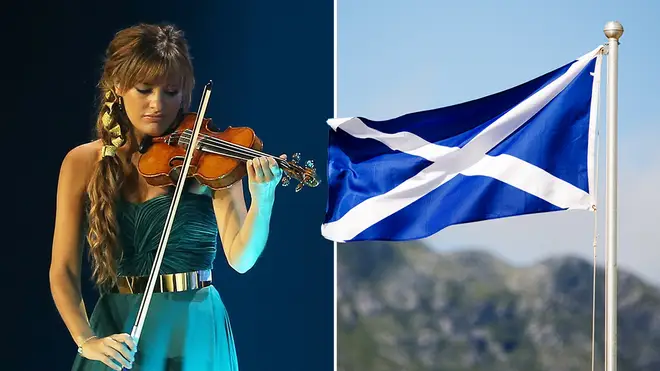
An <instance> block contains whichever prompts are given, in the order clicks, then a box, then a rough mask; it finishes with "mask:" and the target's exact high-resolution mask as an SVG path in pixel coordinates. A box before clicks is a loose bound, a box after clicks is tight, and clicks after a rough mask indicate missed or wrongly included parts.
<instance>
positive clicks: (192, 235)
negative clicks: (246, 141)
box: [72, 191, 238, 371]
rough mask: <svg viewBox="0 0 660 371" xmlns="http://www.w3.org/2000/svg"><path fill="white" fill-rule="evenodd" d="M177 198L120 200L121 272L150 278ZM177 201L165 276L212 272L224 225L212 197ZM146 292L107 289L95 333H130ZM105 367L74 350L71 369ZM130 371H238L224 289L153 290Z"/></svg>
mask: <svg viewBox="0 0 660 371" xmlns="http://www.w3.org/2000/svg"><path fill="white" fill-rule="evenodd" d="M171 202H172V196H171V195H170V194H165V195H161V196H158V197H156V198H153V199H150V200H148V201H146V202H143V203H139V204H137V203H129V202H120V203H119V204H118V210H117V211H118V212H117V219H118V222H119V227H120V234H121V242H122V245H123V246H122V247H123V251H124V253H123V257H122V258H121V261H120V262H119V265H118V270H119V275H122V276H148V275H149V273H150V271H151V266H152V263H153V259H154V256H155V253H156V250H157V249H158V244H159V241H160V237H161V234H162V231H163V227H164V223H165V218H166V216H167V213H168V210H169V207H170V203H171ZM178 206H179V209H178V211H177V214H176V216H175V218H174V224H173V226H172V230H171V233H170V237H169V242H168V246H167V249H166V250H165V256H164V258H163V262H162V265H161V270H160V274H167V273H177V272H190V271H195V270H203V269H211V268H212V267H213V261H214V259H215V256H216V241H217V239H216V237H217V233H218V229H217V224H216V219H215V215H214V212H213V206H212V203H211V200H210V198H209V197H208V196H204V195H197V194H193V193H189V192H186V191H184V192H183V194H182V197H181V200H180V201H179V205H178ZM142 296H143V295H142V294H119V293H104V294H102V295H101V297H100V298H99V300H98V302H97V303H96V306H95V308H94V311H93V313H92V315H91V317H90V323H91V326H92V329H93V330H94V332H95V333H96V335H98V336H99V337H104V336H108V335H112V334H118V333H128V334H130V333H131V329H132V327H133V325H134V323H135V318H136V315H137V311H138V308H139V306H140V302H141V299H142ZM100 370H110V368H109V367H107V366H106V365H105V364H103V363H102V362H98V361H92V360H88V359H85V358H83V357H81V356H80V355H76V358H75V360H74V363H73V367H72V371H100ZM132 370H136V371H146V370H148V371H166V370H167V371H174V370H176V371H193V370H194V371H235V370H238V363H237V357H236V350H235V347H234V339H233V335H232V331H231V326H230V323H229V317H228V315H227V310H226V308H225V306H224V304H223V302H222V299H221V298H220V295H219V293H218V291H216V289H215V288H214V287H213V286H212V285H211V286H207V287H204V288H201V289H197V290H191V291H182V292H173V293H167V292H166V293H154V294H153V296H152V300H151V303H150V306H149V309H148V312H147V316H146V320H145V322H144V327H143V330H142V334H141V336H140V341H139V344H138V351H137V353H136V354H135V361H134V363H133V367H132Z"/></svg>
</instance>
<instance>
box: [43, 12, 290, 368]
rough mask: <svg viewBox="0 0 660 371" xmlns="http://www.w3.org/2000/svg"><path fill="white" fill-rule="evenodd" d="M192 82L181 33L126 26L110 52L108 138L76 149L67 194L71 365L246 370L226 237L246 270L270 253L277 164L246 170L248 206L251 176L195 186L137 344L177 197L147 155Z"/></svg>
mask: <svg viewBox="0 0 660 371" xmlns="http://www.w3.org/2000/svg"><path fill="white" fill-rule="evenodd" d="M193 85H194V78H193V67H192V64H191V58H190V56H189V53H188V47H187V42H186V40H185V39H184V36H183V34H182V32H181V31H180V30H178V29H176V28H175V27H173V26H156V25H145V24H141V25H137V26H134V27H130V28H127V29H124V30H121V31H119V32H118V33H117V34H116V35H115V37H114V39H113V40H112V41H111V43H110V45H109V47H108V49H107V52H106V60H105V64H104V67H103V74H102V77H101V80H100V83H99V88H100V99H101V102H100V103H101V104H100V108H99V113H98V119H97V123H96V128H97V135H98V139H97V140H95V141H93V142H90V143H86V144H82V145H80V146H78V147H75V148H73V149H72V150H71V151H70V152H68V153H67V155H66V156H65V158H64V160H63V162H62V165H61V170H60V175H59V183H58V191H57V211H56V221H55V231H54V238H53V247H52V263H51V267H50V283H51V291H52V295H53V298H54V301H55V304H56V306H57V309H58V311H59V313H60V315H61V317H62V319H63V321H64V323H65V324H66V326H67V328H68V330H69V332H70V334H71V336H72V338H73V340H74V341H75V343H76V344H77V345H78V353H79V354H78V355H77V356H76V358H75V360H74V364H73V368H72V370H107V369H108V367H109V368H110V369H115V370H121V368H122V367H125V368H128V369H133V370H183V369H185V370H199V371H205V370H218V371H221V370H222V371H225V370H237V369H238V365H237V359H236V352H235V348H234V340H233V335H232V332H231V326H230V322H229V319H228V315H227V312H226V309H225V306H224V304H223V302H222V300H221V298H220V296H219V294H218V292H217V291H216V289H215V288H214V287H213V286H212V285H211V268H212V267H213V262H214V259H215V257H216V236H217V235H218V234H219V236H220V240H221V245H222V250H223V252H224V256H225V258H226V259H227V261H228V263H229V265H230V266H231V267H233V268H234V269H235V270H236V271H238V272H239V273H244V272H246V271H248V270H249V269H250V268H251V267H252V266H253V265H254V264H255V262H256V260H257V259H258V258H259V256H260V254H261V252H262V250H263V249H264V246H265V244H266V240H267V238H268V233H269V223H270V217H271V210H272V208H273V202H274V198H275V189H276V187H277V184H278V182H279V181H280V179H281V177H282V171H281V168H280V167H279V166H278V164H277V162H276V161H275V160H274V159H273V158H270V157H256V158H254V159H253V160H250V161H247V163H246V165H247V178H248V182H249V190H250V196H251V201H252V202H251V204H250V208H249V210H247V206H246V204H245V201H244V195H243V184H242V181H238V182H236V183H234V184H233V185H232V186H230V187H227V188H225V189H220V190H211V189H209V188H208V187H205V186H203V185H201V184H200V183H196V182H194V181H192V180H189V181H188V182H187V185H186V188H185V189H184V190H183V193H182V195H181V198H180V201H179V203H178V209H177V213H176V217H175V218H174V224H173V226H172V229H171V232H170V237H169V243H168V245H167V249H166V250H165V256H164V259H163V262H162V265H161V269H160V272H159V274H160V275H159V276H158V280H157V281H156V288H155V291H154V294H153V298H152V300H151V304H150V306H149V309H148V315H147V318H146V321H145V323H144V327H143V330H142V333H141V336H140V341H139V346H138V348H137V349H136V342H135V341H134V340H135V339H132V338H131V336H130V335H129V333H130V329H131V327H132V326H133V324H134V321H135V317H136V313H135V312H136V309H137V308H138V307H139V305H140V298H141V296H142V295H140V294H143V293H144V286H145V284H146V278H147V277H148V276H149V273H150V270H151V267H152V264H153V260H154V254H155V251H156V249H157V247H158V244H159V240H160V237H161V234H162V232H163V226H164V223H165V218H166V215H167V213H168V210H169V207H170V204H171V201H172V193H173V192H172V187H156V186H151V185H149V184H148V183H147V182H146V181H145V179H144V177H142V176H141V175H140V173H139V172H138V167H137V161H138V159H139V156H140V152H139V151H138V149H139V146H140V143H142V139H143V138H145V137H146V136H149V137H158V136H161V135H163V134H164V133H166V132H168V130H171V129H172V128H174V127H176V125H177V124H178V123H179V122H180V121H181V117H182V116H183V114H184V111H185V110H187V109H188V107H189V105H190V103H191V94H192V89H193ZM82 233H84V234H85V235H86V241H87V244H88V247H89V256H90V258H91V259H90V260H91V263H92V272H93V279H94V282H95V284H96V285H97V287H98V288H99V290H100V291H101V296H100V298H99V300H98V302H97V303H96V306H95V308H94V310H93V313H92V315H91V317H90V318H89V319H88V317H87V312H86V308H85V305H84V303H83V299H82V295H81V284H80V279H81V257H82V252H83V247H82V246H81V244H80V239H79V236H81V234H82ZM181 282H183V283H185V284H181Z"/></svg>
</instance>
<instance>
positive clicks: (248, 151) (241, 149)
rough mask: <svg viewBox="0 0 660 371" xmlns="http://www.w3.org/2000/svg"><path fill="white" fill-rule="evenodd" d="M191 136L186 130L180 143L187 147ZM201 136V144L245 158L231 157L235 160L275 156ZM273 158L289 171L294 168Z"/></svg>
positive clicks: (277, 158)
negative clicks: (232, 152)
mask: <svg viewBox="0 0 660 371" xmlns="http://www.w3.org/2000/svg"><path fill="white" fill-rule="evenodd" d="M191 136H192V135H191V134H190V133H189V130H185V131H184V134H181V135H180V138H181V139H179V141H180V142H181V143H183V144H186V145H187V144H189V143H190V137H191ZM200 136H201V139H200V140H199V142H200V144H206V145H211V146H215V148H216V149H229V150H234V151H235V152H234V153H238V154H240V155H243V156H244V157H235V156H231V157H234V158H236V159H239V160H244V161H247V160H251V159H253V158H254V157H259V156H268V157H273V156H270V155H268V154H266V153H263V152H260V151H257V150H255V149H252V148H248V147H244V146H241V145H238V144H235V143H231V142H228V141H225V140H222V139H218V138H213V137H210V136H207V135H205V134H200ZM219 154H222V153H219ZM273 158H274V159H275V161H277V162H278V163H279V165H280V166H282V167H285V168H288V169H291V168H292V166H291V164H289V163H288V162H286V161H285V160H283V159H281V158H279V157H273Z"/></svg>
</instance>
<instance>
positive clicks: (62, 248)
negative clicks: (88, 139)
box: [49, 143, 94, 345]
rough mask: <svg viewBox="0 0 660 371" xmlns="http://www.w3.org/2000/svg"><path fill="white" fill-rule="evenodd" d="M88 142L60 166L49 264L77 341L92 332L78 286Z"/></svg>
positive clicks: (61, 310) (59, 304) (56, 296)
mask: <svg viewBox="0 0 660 371" xmlns="http://www.w3.org/2000/svg"><path fill="white" fill-rule="evenodd" d="M90 147H91V143H90V144H85V145H82V146H79V147H76V148H74V149H73V150H71V151H70V152H69V153H68V154H67V155H66V157H65V158H64V160H63V161H62V166H61V168H60V174H59V181H58V185H57V208H56V212H55V231H54V235H53V245H52V256H51V264H50V272H49V277H50V289H51V293H52V295H53V300H54V301H55V306H56V307H57V310H58V311H59V313H60V315H61V317H62V319H63V321H64V324H65V325H66V327H67V328H68V330H69V332H70V333H71V337H72V338H73V339H74V341H75V342H76V344H77V345H80V344H81V343H82V342H83V341H85V340H86V339H88V338H89V337H91V336H92V335H94V333H93V332H92V329H91V328H90V326H89V321H88V318H87V311H86V309H85V303H84V302H83V299H82V294H81V287H80V284H81V282H80V267H81V261H82V246H81V241H80V236H81V229H80V225H81V222H82V216H83V202H84V201H83V200H84V194H85V182H86V180H87V178H88V177H87V176H85V175H87V174H88V173H89V171H85V169H89V168H90V166H89V156H90V150H91V148H90Z"/></svg>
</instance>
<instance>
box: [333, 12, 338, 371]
mask: <svg viewBox="0 0 660 371" xmlns="http://www.w3.org/2000/svg"><path fill="white" fill-rule="evenodd" d="M338 1H339V0H334V1H333V8H334V9H333V34H334V35H333V39H334V40H333V44H334V45H333V79H332V80H333V88H332V89H333V110H332V113H333V117H334V118H337V116H338V115H339V112H338V106H339V99H338V96H337V95H338V90H337V85H338V83H337V78H338V75H337V72H338V71H337V68H338V66H337V64H338V63H337V62H338V55H337V54H338V51H337V44H338V40H337V39H338V35H337V32H338V30H337V11H338V4H337V3H338ZM332 262H333V264H332V266H333V274H332V281H333V285H332V287H333V289H332V291H333V307H334V308H333V310H332V312H333V313H332V317H333V320H332V323H333V341H332V347H333V352H332V353H333V370H334V371H337V369H338V366H339V353H338V344H337V342H338V340H337V331H338V326H339V320H338V318H339V317H338V310H339V308H338V306H339V301H338V299H337V295H338V291H339V282H338V279H337V264H339V259H337V242H333V243H332Z"/></svg>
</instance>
